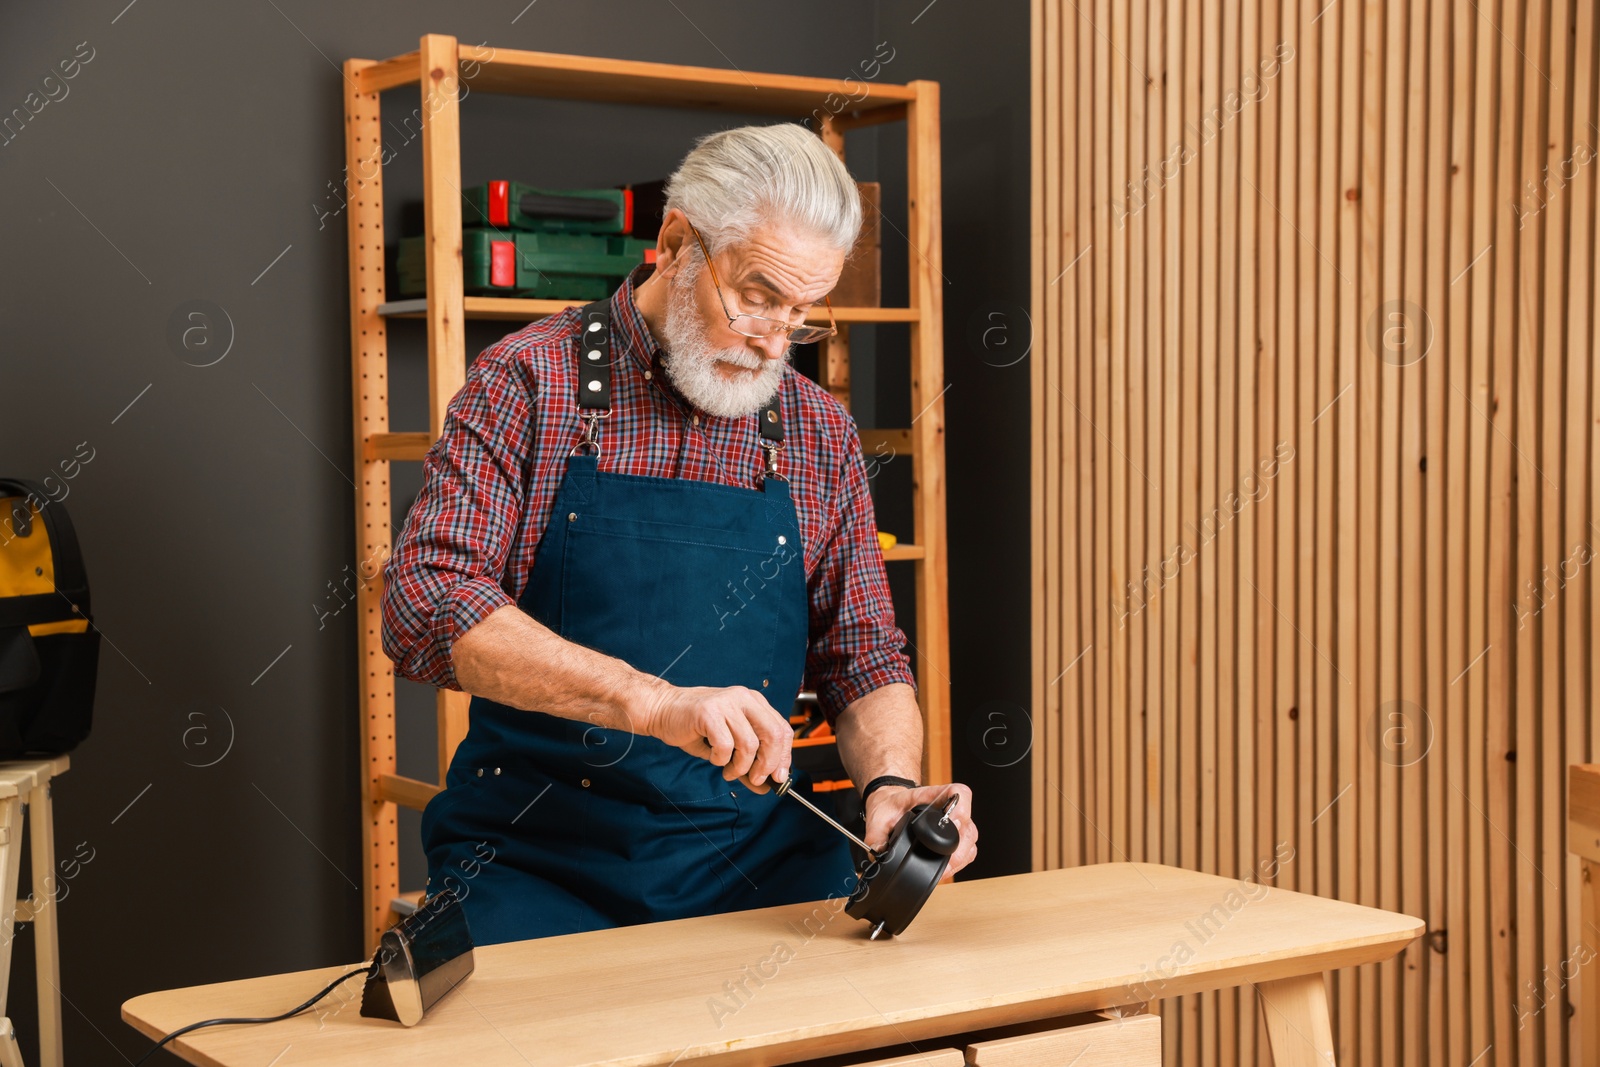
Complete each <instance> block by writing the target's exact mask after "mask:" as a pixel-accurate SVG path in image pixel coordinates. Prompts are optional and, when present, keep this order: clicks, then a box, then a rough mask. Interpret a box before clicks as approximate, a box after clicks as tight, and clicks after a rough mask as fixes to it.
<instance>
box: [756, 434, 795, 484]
mask: <svg viewBox="0 0 1600 1067" xmlns="http://www.w3.org/2000/svg"><path fill="white" fill-rule="evenodd" d="M782 448H783V446H782V445H781V444H776V443H774V442H771V441H768V440H766V439H764V438H763V439H762V441H761V450H762V451H763V452H765V453H766V454H767V467H766V470H764V471H762V472H761V480H762V481H766V480H767V479H768V478H776V479H778V481H780V482H786V481H788V480H789V479H788V478H785V477H784V476H783V475H782V474H780V473H778V452H779V451H780V450H781V449H782Z"/></svg>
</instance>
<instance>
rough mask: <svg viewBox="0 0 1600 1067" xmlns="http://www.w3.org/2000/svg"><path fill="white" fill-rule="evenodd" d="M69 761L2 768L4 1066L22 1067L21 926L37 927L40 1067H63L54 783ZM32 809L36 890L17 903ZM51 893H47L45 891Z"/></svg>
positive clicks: (0, 1039) (0, 1040) (0, 1017)
mask: <svg viewBox="0 0 1600 1067" xmlns="http://www.w3.org/2000/svg"><path fill="white" fill-rule="evenodd" d="M68 766H70V763H69V761H68V759H67V757H66V756H57V757H56V758H55V759H49V760H16V761H12V762H6V763H0V915H3V916H10V921H9V922H6V923H4V924H3V929H0V942H3V944H0V1064H3V1065H4V1067H22V1054H21V1052H19V1051H18V1049H17V1035H16V1034H15V1033H14V1032H13V1031H12V1029H11V1018H10V1016H9V1015H7V1014H6V996H7V995H8V994H9V993H10V992H11V942H12V939H13V937H14V936H15V932H16V926H17V923H19V922H29V921H31V922H32V923H33V928H34V933H35V935H36V943H35V945H34V955H35V957H36V967H37V973H38V978H39V1064H40V1067H61V953H60V945H59V943H58V928H57V926H56V909H55V908H54V907H52V905H53V904H54V903H55V900H54V894H53V889H54V887H55V885H56V883H55V881H54V880H53V879H54V878H55V875H56V843H55V821H54V819H53V818H52V817H51V805H50V779H52V778H54V777H56V776H57V775H60V774H64V773H66V770H67V767H68ZM24 807H27V808H28V818H29V823H28V830H29V835H28V836H29V838H30V841H29V844H30V846H31V847H32V850H33V851H32V856H33V878H32V881H33V885H32V886H31V887H30V892H29V894H28V899H27V900H26V901H25V902H23V903H22V905H21V906H20V907H19V906H18V904H17V882H18V879H19V875H20V874H21V873H22V849H21V848H20V847H19V846H20V845H21V843H22V809H23V808H24ZM47 886H48V887H50V888H48V889H47V888H46V887H47Z"/></svg>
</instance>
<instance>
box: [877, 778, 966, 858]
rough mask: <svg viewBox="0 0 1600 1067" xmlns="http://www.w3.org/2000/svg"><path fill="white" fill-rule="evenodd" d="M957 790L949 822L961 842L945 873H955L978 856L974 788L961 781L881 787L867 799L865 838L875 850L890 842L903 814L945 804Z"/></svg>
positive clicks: (952, 855)
mask: <svg viewBox="0 0 1600 1067" xmlns="http://www.w3.org/2000/svg"><path fill="white" fill-rule="evenodd" d="M952 793H954V794H955V795H956V797H957V798H958V799H957V800H956V806H955V807H954V808H951V809H950V821H951V822H953V823H955V824H956V826H957V827H958V828H959V829H960V830H961V844H959V845H958V846H956V850H955V852H954V853H952V854H951V856H950V866H949V868H948V869H947V870H946V872H945V873H946V874H955V873H956V872H957V871H959V870H960V869H961V868H963V867H965V866H966V865H967V864H969V863H971V862H972V861H973V860H975V859H977V858H978V824H977V823H975V822H973V821H972V790H971V789H969V788H967V787H966V786H964V785H961V784H959V783H951V784H949V785H923V786H917V787H915V788H910V789H908V788H906V787H905V786H900V785H884V786H879V787H878V788H877V789H874V790H873V791H872V795H871V796H870V797H868V798H867V833H866V837H865V839H864V840H865V841H866V842H867V845H868V846H869V847H870V848H872V849H873V850H874V851H877V850H878V849H881V848H883V847H884V846H885V845H887V844H888V843H889V834H890V832H891V831H892V830H894V828H895V825H896V824H897V823H899V822H900V816H902V815H904V814H905V813H906V812H908V811H910V810H911V809H912V808H914V807H916V806H917V805H918V804H931V805H933V806H935V807H943V806H944V804H945V802H946V801H948V800H949V799H950V794H952Z"/></svg>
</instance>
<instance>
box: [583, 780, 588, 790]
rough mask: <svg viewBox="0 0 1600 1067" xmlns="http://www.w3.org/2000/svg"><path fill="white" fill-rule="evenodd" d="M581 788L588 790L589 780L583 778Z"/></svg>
mask: <svg viewBox="0 0 1600 1067" xmlns="http://www.w3.org/2000/svg"><path fill="white" fill-rule="evenodd" d="M583 787H584V788H585V789H588V788H589V779H587V778H585V779H584V780H583Z"/></svg>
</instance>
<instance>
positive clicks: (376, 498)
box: [344, 59, 400, 953]
mask: <svg viewBox="0 0 1600 1067" xmlns="http://www.w3.org/2000/svg"><path fill="white" fill-rule="evenodd" d="M373 65H374V64H373V63H372V61H371V60H366V59H351V60H346V61H345V64H344V132H345V141H344V144H345V177H344V184H345V197H346V210H345V225H346V228H347V230H348V234H349V260H350V351H351V352H352V353H353V358H352V360H351V381H350V396H351V399H352V402H353V405H354V408H355V418H354V430H355V455H356V458H357V471H356V489H355V510H356V559H357V561H358V562H357V565H356V570H357V573H358V575H359V576H360V579H361V580H360V581H359V582H358V583H357V588H356V619H357V622H356V662H357V664H358V665H359V681H358V683H357V684H358V694H359V695H358V699H359V701H360V705H361V807H362V813H363V814H362V820H361V855H362V858H363V862H362V875H361V884H362V901H363V905H364V906H363V911H362V913H363V916H364V919H363V922H364V935H363V936H364V940H365V944H366V948H365V951H366V952H367V953H371V952H372V951H374V950H375V949H376V947H377V944H378V938H379V937H380V936H381V935H382V933H383V931H384V929H385V928H387V927H388V925H389V901H390V900H392V899H393V898H394V897H395V896H396V895H398V894H399V892H400V840H399V828H398V826H397V825H396V816H397V811H396V808H395V805H394V803H393V802H392V801H390V800H387V799H386V798H385V797H384V794H383V789H382V786H381V778H382V776H383V775H385V774H393V773H394V770H395V740H394V736H395V732H394V664H393V663H392V662H390V660H389V657H388V656H387V655H385V654H384V651H383V641H382V636H381V632H380V625H381V614H380V604H379V602H380V600H381V598H382V595H383V586H382V580H383V564H384V562H385V561H386V560H388V558H389V553H390V551H391V550H392V548H393V544H392V542H391V539H390V532H391V526H390V521H391V520H390V498H389V461H388V459H380V458H378V457H377V456H375V455H374V454H373V451H372V449H371V447H370V442H371V439H372V438H373V437H374V436H375V435H377V434H384V433H387V432H388V431H389V333H388V324H387V323H386V322H385V321H384V318H383V316H382V315H379V314H378V305H379V304H381V303H382V302H383V296H384V277H383V273H384V269H383V268H384V246H383V130H382V118H383V116H382V113H381V108H380V103H379V101H380V93H379V91H378V90H377V89H375V88H373V89H370V91H362V89H363V88H366V87H363V86H362V85H361V71H362V70H364V69H365V68H367V67H370V66H373Z"/></svg>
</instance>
